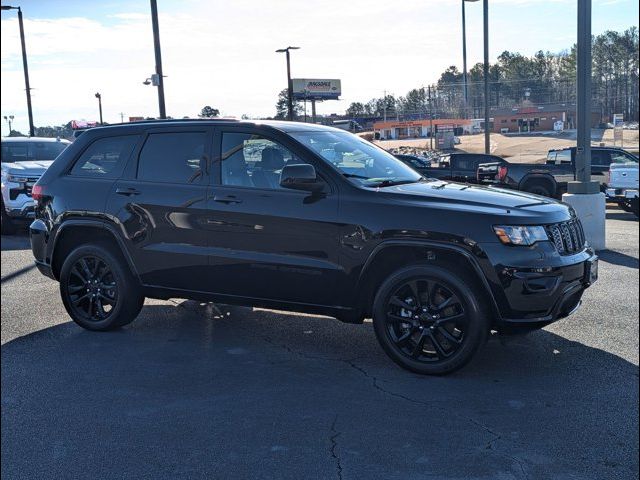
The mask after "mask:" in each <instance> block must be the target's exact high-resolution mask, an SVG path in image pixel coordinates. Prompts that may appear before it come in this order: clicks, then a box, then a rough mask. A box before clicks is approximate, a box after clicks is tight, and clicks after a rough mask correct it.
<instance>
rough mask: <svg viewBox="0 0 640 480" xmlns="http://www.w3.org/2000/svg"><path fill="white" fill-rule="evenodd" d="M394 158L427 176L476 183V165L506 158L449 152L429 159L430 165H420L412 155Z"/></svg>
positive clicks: (502, 160)
mask: <svg viewBox="0 0 640 480" xmlns="http://www.w3.org/2000/svg"><path fill="white" fill-rule="evenodd" d="M396 158H398V159H399V160H401V161H402V162H404V163H405V164H407V165H409V166H410V167H411V168H413V169H414V170H416V171H417V172H418V173H421V174H422V175H423V176H425V177H428V178H437V179H439V180H449V181H452V182H461V183H477V170H478V166H479V165H480V164H482V163H485V162H492V163H491V164H492V165H493V164H496V165H504V164H506V163H507V162H506V160H504V159H503V158H501V157H498V156H497V155H485V154H482V153H450V154H447V155H442V156H440V157H437V158H436V159H433V160H432V161H431V166H426V165H423V166H421V165H420V164H419V162H417V161H416V159H415V156H412V155H396Z"/></svg>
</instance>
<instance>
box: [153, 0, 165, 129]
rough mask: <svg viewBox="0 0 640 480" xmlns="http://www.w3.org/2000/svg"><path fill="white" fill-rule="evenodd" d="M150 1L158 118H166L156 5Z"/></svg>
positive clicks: (154, 1) (154, 0)
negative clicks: (156, 77) (156, 79)
mask: <svg viewBox="0 0 640 480" xmlns="http://www.w3.org/2000/svg"><path fill="white" fill-rule="evenodd" d="M150 1H151V24H152V27H153V49H154V52H155V56H156V75H157V76H158V107H159V110H160V118H167V111H166V109H165V106H164V77H163V76H162V54H161V53H160V27H159V26H158V4H157V2H156V0H150Z"/></svg>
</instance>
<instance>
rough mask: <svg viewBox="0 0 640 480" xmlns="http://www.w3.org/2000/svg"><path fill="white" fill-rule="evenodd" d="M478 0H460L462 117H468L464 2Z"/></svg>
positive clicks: (475, 0)
mask: <svg viewBox="0 0 640 480" xmlns="http://www.w3.org/2000/svg"><path fill="white" fill-rule="evenodd" d="M477 1H478V0H462V83H463V86H464V118H469V89H468V86H467V18H466V17H467V15H466V11H465V2H477Z"/></svg>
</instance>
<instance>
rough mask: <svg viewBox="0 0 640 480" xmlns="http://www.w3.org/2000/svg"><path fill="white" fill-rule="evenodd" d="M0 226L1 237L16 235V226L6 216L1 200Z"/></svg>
mask: <svg viewBox="0 0 640 480" xmlns="http://www.w3.org/2000/svg"><path fill="white" fill-rule="evenodd" d="M1 222H2V223H1V224H0V230H1V233H2V235H13V234H14V233H16V225H15V223H14V222H13V220H11V217H10V216H9V215H7V210H6V209H5V208H4V200H2V219H1Z"/></svg>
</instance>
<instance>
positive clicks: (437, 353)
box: [373, 265, 489, 375]
mask: <svg viewBox="0 0 640 480" xmlns="http://www.w3.org/2000/svg"><path fill="white" fill-rule="evenodd" d="M373 324H374V328H375V332H376V336H377V338H378V341H379V342H380V345H381V346H382V348H383V349H384V351H385V352H386V353H387V355H389V357H391V359H392V360H393V361H394V362H396V363H397V364H398V365H400V366H401V367H403V368H406V369H407V370H411V371H413V372H416V373H420V374H426V375H443V374H447V373H451V372H453V371H455V370H457V369H459V368H461V367H463V366H464V365H465V364H466V363H467V362H469V360H471V358H472V357H473V355H474V354H475V353H476V352H477V350H478V349H479V348H480V346H481V345H483V344H484V343H485V340H486V338H487V335H488V333H489V322H488V318H487V316H486V314H485V312H483V309H482V308H481V305H480V303H479V300H478V295H477V294H476V292H475V291H474V289H473V288H472V287H470V286H469V285H468V284H467V283H466V282H465V281H464V280H462V279H461V278H459V277H457V276H456V275H453V274H451V273H450V272H448V271H446V270H444V269H442V268H439V267H433V266H430V265H429V266H427V265H424V266H411V267H406V268H403V269H401V270H399V271H397V272H396V273H394V274H393V275H391V277H389V278H388V279H387V280H386V281H385V282H384V283H383V284H382V285H381V286H380V289H379V290H378V293H377V294H376V298H375V302H374V308H373Z"/></svg>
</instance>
